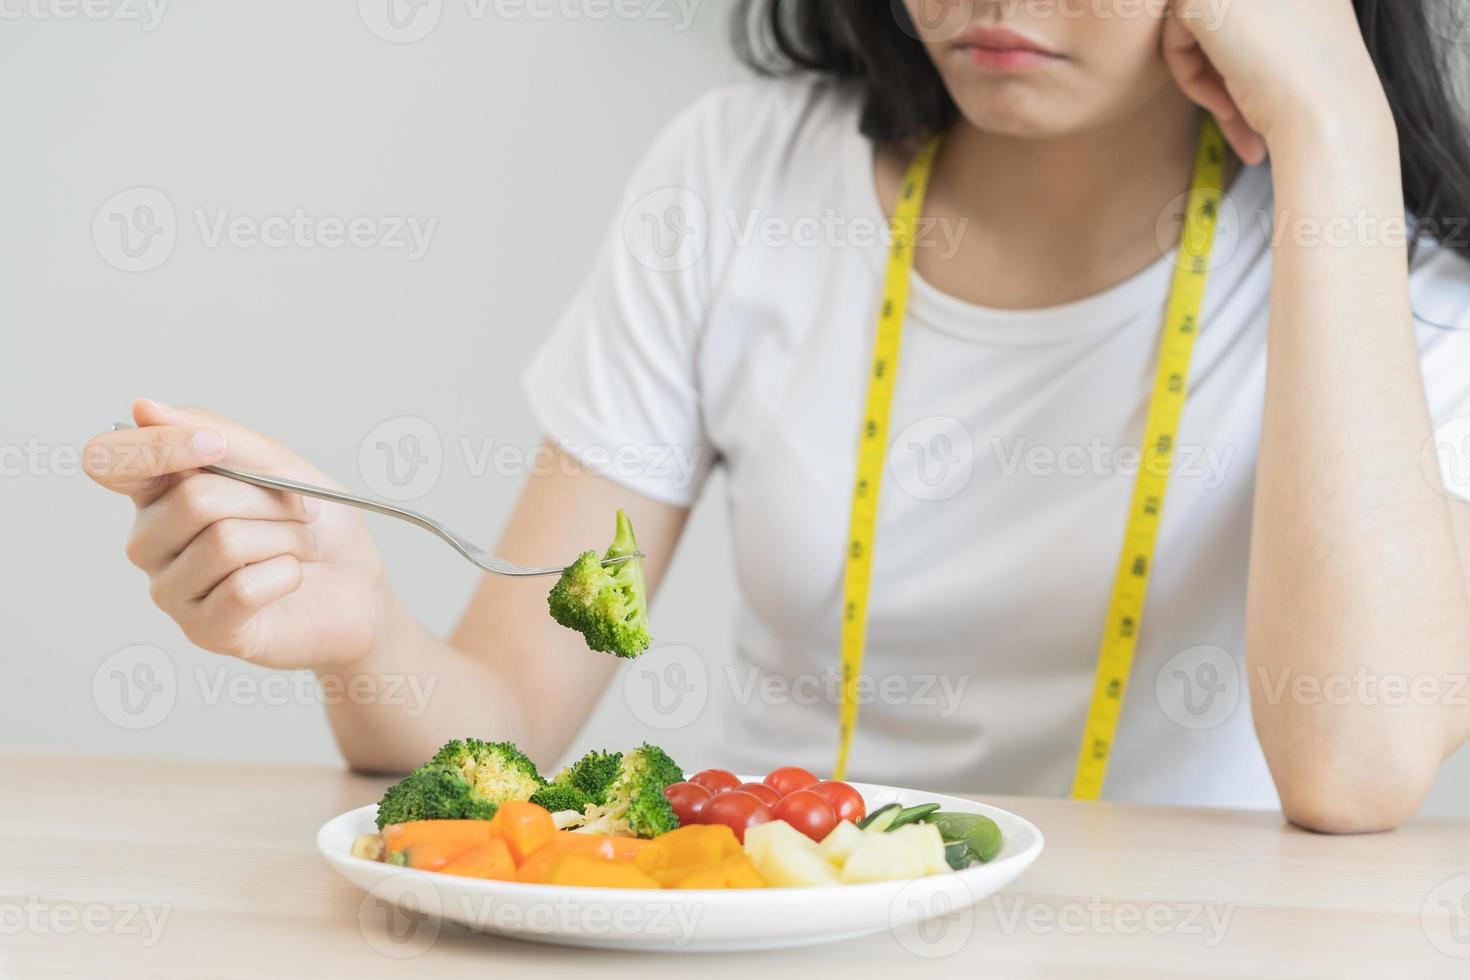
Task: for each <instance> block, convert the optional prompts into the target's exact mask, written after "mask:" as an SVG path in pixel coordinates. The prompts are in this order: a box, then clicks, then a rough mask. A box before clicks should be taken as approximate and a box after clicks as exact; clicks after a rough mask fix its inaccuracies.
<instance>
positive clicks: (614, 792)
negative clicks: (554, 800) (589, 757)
mask: <svg viewBox="0 0 1470 980" xmlns="http://www.w3.org/2000/svg"><path fill="white" fill-rule="evenodd" d="M683 778H684V771H683V770H682V769H680V768H679V766H678V765H677V764H676V763H675V762H674V760H673V759H670V758H669V756H668V754H667V753H666V752H664V750H663V749H660V748H659V747H657V746H655V745H649V744H647V743H644V744H643V745H640V746H639V747H638V748H636V749H634V750H633V751H631V752H625V753H623V756H622V759H621V761H620V763H619V765H618V775H617V777H616V778H615V779H614V780H613V782H612V785H611V786H609V787H608V789H607V800H606V802H605V803H604V804H602V805H600V806H599V805H596V804H594V805H593V806H591V807H589V808H588V809H587V811H586V812H587V822H586V824H585V825H583V827H582V829H583V830H585V831H589V832H592V833H605V834H625V835H632V836H635V837H657V836H658V835H659V834H664V833H668V832H669V831H671V830H675V829H677V828H678V826H679V818H678V817H677V816H676V815H675V814H674V808H673V805H672V804H670V803H669V800H668V797H666V796H664V787H666V786H668V785H669V784H671V783H677V782H679V781H680V780H682V779H683Z"/></svg>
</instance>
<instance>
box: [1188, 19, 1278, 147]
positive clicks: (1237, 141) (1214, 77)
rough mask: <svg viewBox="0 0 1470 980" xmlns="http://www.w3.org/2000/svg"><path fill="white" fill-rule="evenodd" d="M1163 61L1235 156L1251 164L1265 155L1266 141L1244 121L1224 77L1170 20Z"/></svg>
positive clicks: (1192, 40) (1193, 41)
mask: <svg viewBox="0 0 1470 980" xmlns="http://www.w3.org/2000/svg"><path fill="white" fill-rule="evenodd" d="M1164 60H1165V63H1166V64H1167V65H1168V67H1169V71H1170V73H1171V74H1172V75H1173V76H1174V82H1175V84H1177V85H1178V86H1179V89H1180V91H1182V92H1183V93H1184V94H1185V96H1186V97H1188V98H1189V99H1190V101H1192V102H1194V103H1195V104H1196V105H1198V106H1200V107H1201V108H1202V109H1204V110H1205V111H1206V112H1209V113H1210V114H1211V115H1212V116H1214V117H1215V122H1216V123H1218V124H1219V126H1220V133H1221V135H1223V136H1224V137H1225V141H1226V142H1227V143H1229V144H1230V146H1231V148H1232V149H1234V151H1235V154H1236V156H1238V157H1240V159H1241V160H1243V161H1245V162H1246V163H1247V164H1250V165H1252V166H1254V165H1255V164H1258V163H1260V162H1261V161H1262V160H1264V159H1265V158H1266V141H1265V140H1264V139H1263V138H1262V137H1261V135H1260V134H1259V133H1257V132H1256V131H1255V130H1254V129H1252V128H1251V126H1250V124H1249V123H1247V122H1246V120H1245V116H1244V115H1242V114H1241V111H1240V107H1239V106H1238V105H1236V102H1235V99H1234V98H1233V97H1232V96H1231V95H1230V90H1229V89H1228V88H1227V87H1226V85H1225V79H1224V78H1223V77H1222V76H1221V75H1220V73H1219V71H1217V70H1216V69H1215V66H1214V65H1213V64H1211V63H1210V60H1209V58H1208V57H1206V56H1205V53H1204V50H1203V49H1202V48H1201V47H1200V46H1199V44H1198V43H1196V42H1195V40H1194V38H1193V37H1192V36H1191V35H1189V34H1188V32H1186V31H1185V30H1184V29H1183V28H1182V27H1177V26H1174V25H1173V23H1172V22H1171V25H1170V27H1168V28H1166V29H1165V32H1164Z"/></svg>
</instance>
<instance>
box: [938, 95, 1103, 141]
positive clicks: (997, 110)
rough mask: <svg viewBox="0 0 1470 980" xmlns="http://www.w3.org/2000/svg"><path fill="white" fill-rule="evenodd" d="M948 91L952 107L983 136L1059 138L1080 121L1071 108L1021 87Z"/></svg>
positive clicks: (1060, 101) (1058, 100)
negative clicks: (952, 101) (984, 134)
mask: <svg viewBox="0 0 1470 980" xmlns="http://www.w3.org/2000/svg"><path fill="white" fill-rule="evenodd" d="M966 88H967V89H968V91H955V90H953V89H952V90H951V92H952V94H953V96H954V99H955V105H957V106H958V107H959V110H960V115H962V116H963V117H964V118H965V121H966V122H967V123H969V124H970V125H971V126H973V127H974V128H976V129H978V130H980V131H981V132H983V133H992V134H994V135H997V136H1011V137H1015V138H1017V139H1048V138H1051V137H1056V136H1060V135H1062V134H1064V133H1066V132H1068V131H1069V130H1071V129H1073V128H1075V126H1077V125H1079V124H1081V122H1082V120H1074V119H1072V118H1071V116H1072V115H1073V114H1074V112H1075V107H1074V106H1068V105H1066V104H1063V101H1062V100H1060V99H1056V98H1052V97H1048V96H1046V95H1043V94H1042V93H1040V92H1036V91H1027V90H1026V88H1025V87H1024V86H1019V85H1011V84H1001V85H994V86H985V87H983V88H982V87H981V86H975V85H972V86H967V87H966Z"/></svg>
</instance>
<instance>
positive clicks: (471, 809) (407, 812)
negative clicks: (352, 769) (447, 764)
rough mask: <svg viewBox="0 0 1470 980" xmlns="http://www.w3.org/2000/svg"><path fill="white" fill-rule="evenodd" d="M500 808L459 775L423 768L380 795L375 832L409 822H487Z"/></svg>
mask: <svg viewBox="0 0 1470 980" xmlns="http://www.w3.org/2000/svg"><path fill="white" fill-rule="evenodd" d="M499 806H500V804H498V803H496V802H495V801H494V800H490V799H486V798H485V797H484V796H481V795H480V794H479V793H478V792H477V791H476V790H475V788H474V787H473V786H471V785H470V782H469V780H467V779H465V778H464V777H463V776H461V775H459V774H458V773H454V772H450V771H449V770H448V769H437V768H430V767H428V766H422V767H420V768H418V769H415V770H414V771H413V772H411V773H409V774H408V776H407V777H406V778H405V779H404V780H403V781H402V782H400V783H397V784H396V785H394V786H390V787H389V788H388V792H386V793H384V794H383V799H382V802H380V803H379V804H378V829H379V830H382V829H383V828H384V827H386V826H388V825H389V824H390V823H407V822H408V821H410V820H489V819H490V818H491V817H493V816H495V811H496V810H497V809H498V808H499Z"/></svg>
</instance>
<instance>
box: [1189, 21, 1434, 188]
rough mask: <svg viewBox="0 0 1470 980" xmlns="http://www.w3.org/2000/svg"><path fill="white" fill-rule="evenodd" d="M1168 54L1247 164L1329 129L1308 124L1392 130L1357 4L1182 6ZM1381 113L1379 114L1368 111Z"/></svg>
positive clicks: (1194, 93)
mask: <svg viewBox="0 0 1470 980" xmlns="http://www.w3.org/2000/svg"><path fill="white" fill-rule="evenodd" d="M1163 53H1164V59H1165V61H1166V62H1167V64H1168V66H1169V70H1170V71H1171V72H1172V73H1173V75H1174V79H1175V81H1176V82H1177V83H1178V85H1179V87H1180V89H1182V90H1183V91H1184V94H1185V95H1187V96H1189V98H1191V99H1192V100H1194V101H1195V102H1197V103H1198V104H1199V105H1200V106H1202V107H1203V108H1204V109H1206V110H1208V111H1209V112H1211V113H1212V114H1213V115H1214V116H1215V119H1216V121H1218V122H1219V124H1220V129H1221V131H1222V132H1223V133H1224V135H1225V138H1226V139H1227V140H1229V141H1230V145H1231V146H1232V147H1234V148H1235V152H1236V153H1237V154H1239V156H1240V158H1241V159H1242V160H1244V161H1245V162H1246V163H1249V164H1255V163H1260V162H1261V161H1262V160H1263V159H1264V158H1265V156H1266V153H1267V152H1268V151H1272V152H1275V151H1276V150H1277V148H1278V144H1279V143H1280V142H1281V141H1283V140H1285V139H1288V138H1291V137H1293V136H1295V135H1296V134H1298V133H1299V132H1303V131H1311V130H1314V129H1315V130H1320V129H1321V128H1322V127H1321V126H1320V125H1315V126H1313V125H1305V124H1307V123H1318V124H1320V123H1323V122H1331V121H1336V120H1354V121H1362V120H1364V119H1367V120H1369V121H1370V122H1371V123H1372V124H1373V125H1378V124H1380V123H1381V122H1383V121H1386V122H1387V125H1388V126H1389V127H1390V129H1391V127H1392V119H1391V116H1390V115H1389V113H1388V108H1387V100H1386V99H1385V97H1384V94H1383V87H1382V85H1381V84H1380V83H1379V80H1378V74H1377V71H1376V70H1375V69H1374V67H1373V61H1372V59H1371V58H1370V57H1369V55H1368V50H1367V47H1366V46H1365V45H1364V43H1363V35H1362V32H1361V31H1360V29H1359V27H1358V22H1357V18H1356V16H1355V15H1354V12H1353V5H1352V3H1351V2H1350V0H1176V2H1175V3H1174V5H1173V10H1172V11H1171V13H1170V15H1169V18H1168V20H1167V21H1166V23H1165V26H1164V40H1163ZM1427 56H1428V53H1427V52H1426V57H1427ZM1375 105H1376V106H1378V107H1380V108H1381V109H1382V113H1381V115H1378V116H1374V115H1372V114H1371V113H1369V112H1368V110H1369V109H1371V108H1372V107H1373V106H1375Z"/></svg>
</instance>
